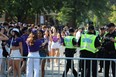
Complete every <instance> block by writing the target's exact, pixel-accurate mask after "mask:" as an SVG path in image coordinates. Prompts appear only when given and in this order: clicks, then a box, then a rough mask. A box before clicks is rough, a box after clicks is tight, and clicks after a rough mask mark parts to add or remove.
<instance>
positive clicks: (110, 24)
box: [106, 23, 115, 28]
mask: <svg viewBox="0 0 116 77" xmlns="http://www.w3.org/2000/svg"><path fill="white" fill-rule="evenodd" d="M106 27H108V28H110V27H115V24H114V23H109V24H107V25H106Z"/></svg>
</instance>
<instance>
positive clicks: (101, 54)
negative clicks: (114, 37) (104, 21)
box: [98, 26, 107, 72]
mask: <svg viewBox="0 0 116 77" xmlns="http://www.w3.org/2000/svg"><path fill="white" fill-rule="evenodd" d="M106 34H107V33H106V28H105V27H104V26H103V27H101V28H100V29H99V35H98V38H99V41H100V43H101V48H100V49H99V51H98V57H99V58H104V53H105V51H104V49H103V47H102V43H103V42H104V37H105V35H106ZM99 65H100V70H99V72H102V68H103V61H100V62H99Z"/></svg>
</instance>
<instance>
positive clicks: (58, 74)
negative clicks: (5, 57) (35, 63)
mask: <svg viewBox="0 0 116 77" xmlns="http://www.w3.org/2000/svg"><path fill="white" fill-rule="evenodd" d="M61 51H62V52H61V57H64V55H63V51H64V49H63V48H62V49H61ZM74 57H79V52H78V51H77V53H76V54H75V56H74ZM74 63H75V69H76V70H77V69H78V61H77V60H76V61H74ZM64 69H65V60H63V59H62V60H60V65H59V66H55V65H53V63H51V64H50V67H48V66H47V63H46V67H45V77H62V73H63V71H64ZM98 69H99V68H98ZM0 77H8V76H5V75H0ZM9 77H13V76H12V74H11V75H10V76H9ZM22 77H26V76H25V74H22ZM67 77H74V76H73V74H72V73H71V70H69V72H68V76H67ZM98 77H103V73H98ZM111 77H112V76H111Z"/></svg>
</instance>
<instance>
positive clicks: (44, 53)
mask: <svg viewBox="0 0 116 77" xmlns="http://www.w3.org/2000/svg"><path fill="white" fill-rule="evenodd" d="M39 55H40V57H46V56H47V50H39Z"/></svg>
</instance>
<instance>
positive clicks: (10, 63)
mask: <svg viewBox="0 0 116 77" xmlns="http://www.w3.org/2000/svg"><path fill="white" fill-rule="evenodd" d="M16 58H21V63H20V65H19V69H20V71H18V72H20V73H21V77H26V72H27V69H26V67H27V65H28V64H27V60H28V59H29V58H30V59H32V60H34V59H39V60H40V65H38V66H40V68H38V70H39V77H42V74H44V77H63V76H62V74H63V71H65V77H74V75H73V73H72V72H73V71H71V70H69V71H68V73H67V72H66V64H67V60H71V69H73V67H74V68H75V69H76V71H77V77H88V76H90V77H106V74H107V73H108V72H109V77H116V71H115V70H116V67H115V66H116V59H103V58H70V57H37V58H36V57H8V58H0V60H1V61H2V64H1V67H0V77H13V75H14V72H15V71H17V70H16V69H14V67H16V65H15V64H16V63H17V65H18V63H19V62H20V61H19V60H18V61H16V60H15V59H16ZM23 58H26V59H27V60H25V63H26V66H25V68H24V69H23V70H22V69H21V68H22V65H23V61H24V60H22V59H23ZM55 59H57V60H58V62H57V65H55V64H56V63H55V61H54V60H55ZM42 60H46V62H42ZM73 62H74V64H73ZM32 63H33V62H32ZM100 63H102V65H101V66H102V71H101V72H99V69H100V68H101V67H100ZM44 64H45V67H44V68H43V66H44ZM42 65H43V66H42ZM33 66H34V65H33ZM33 66H32V67H33ZM113 66H114V67H113ZM111 67H113V68H111ZM108 68H110V70H109V71H108ZM42 69H44V72H45V73H43V70H42ZM33 70H34V69H33ZM33 73H34V72H33ZM112 73H114V75H115V76H113V74H112ZM66 74H67V76H66ZM17 77H18V76H17ZM33 77H34V76H33Z"/></svg>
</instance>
